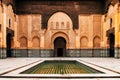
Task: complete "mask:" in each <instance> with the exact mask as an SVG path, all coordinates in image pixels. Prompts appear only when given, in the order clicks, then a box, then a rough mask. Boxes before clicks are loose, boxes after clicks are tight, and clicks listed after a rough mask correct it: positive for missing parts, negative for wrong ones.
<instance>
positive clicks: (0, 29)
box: [0, 24, 2, 32]
mask: <svg viewBox="0 0 120 80" xmlns="http://www.w3.org/2000/svg"><path fill="white" fill-rule="evenodd" d="M1 31H2V27H1V24H0V32H1Z"/></svg>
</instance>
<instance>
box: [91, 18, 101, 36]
mask: <svg viewBox="0 0 120 80" xmlns="http://www.w3.org/2000/svg"><path fill="white" fill-rule="evenodd" d="M96 35H99V36H100V35H101V16H93V36H96Z"/></svg>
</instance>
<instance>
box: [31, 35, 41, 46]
mask: <svg viewBox="0 0 120 80" xmlns="http://www.w3.org/2000/svg"><path fill="white" fill-rule="evenodd" d="M32 47H33V48H39V47H40V38H39V37H37V36H34V37H33V38H32Z"/></svg>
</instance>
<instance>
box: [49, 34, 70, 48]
mask: <svg viewBox="0 0 120 80" xmlns="http://www.w3.org/2000/svg"><path fill="white" fill-rule="evenodd" d="M57 37H63V38H64V39H65V40H66V48H68V47H69V37H68V35H67V34H66V33H64V32H56V33H54V34H53V35H52V37H51V44H52V48H54V40H55V39H56V38H57Z"/></svg>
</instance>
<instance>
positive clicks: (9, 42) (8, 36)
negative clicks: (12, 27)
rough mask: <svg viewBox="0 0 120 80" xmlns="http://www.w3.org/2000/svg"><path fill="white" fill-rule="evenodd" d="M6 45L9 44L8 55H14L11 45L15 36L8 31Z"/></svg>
mask: <svg viewBox="0 0 120 80" xmlns="http://www.w3.org/2000/svg"><path fill="white" fill-rule="evenodd" d="M6 40H7V41H6V45H7V57H12V52H11V45H12V42H13V36H12V34H11V33H8V34H7V37H6Z"/></svg>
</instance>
